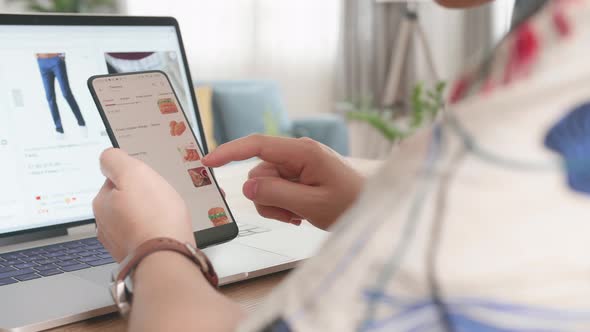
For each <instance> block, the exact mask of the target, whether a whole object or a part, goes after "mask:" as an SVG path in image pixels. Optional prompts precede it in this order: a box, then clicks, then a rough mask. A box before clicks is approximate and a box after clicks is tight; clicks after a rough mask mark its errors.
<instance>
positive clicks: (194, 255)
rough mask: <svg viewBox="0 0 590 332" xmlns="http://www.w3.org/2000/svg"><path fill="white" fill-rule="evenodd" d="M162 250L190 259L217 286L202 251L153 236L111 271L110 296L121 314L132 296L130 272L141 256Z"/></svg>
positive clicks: (123, 313)
mask: <svg viewBox="0 0 590 332" xmlns="http://www.w3.org/2000/svg"><path fill="white" fill-rule="evenodd" d="M162 250H166V251H174V252H177V253H180V254H182V255H184V256H185V257H187V258H188V259H190V260H191V261H192V262H194V263H195V264H196V265H197V266H198V267H199V269H200V270H201V272H202V273H203V275H204V276H205V278H206V279H207V281H208V282H209V283H210V284H211V286H213V287H215V288H216V287H217V285H218V283H219V279H218V278H217V274H216V273H215V269H213V265H211V262H210V261H209V259H208V258H207V256H206V255H205V254H204V253H203V252H202V251H200V250H199V249H197V248H195V247H193V246H192V245H191V244H189V243H182V242H180V241H177V240H174V239H170V238H154V239H151V240H147V241H145V242H144V243H142V244H141V245H139V246H138V247H137V248H136V249H135V250H134V251H133V252H131V253H130V254H129V255H128V256H127V257H126V258H125V259H124V260H123V261H122V262H121V264H120V265H119V267H118V268H117V269H116V270H115V271H113V280H112V283H111V296H112V297H113V300H114V301H115V304H116V305H117V308H118V309H119V312H120V313H121V315H123V316H127V315H128V314H129V311H130V310H131V300H132V297H133V285H132V281H131V278H130V275H131V273H132V272H133V271H134V270H135V268H136V267H137V265H138V264H139V263H140V262H141V260H142V259H143V258H145V257H146V256H148V255H150V254H153V253H155V252H157V251H162Z"/></svg>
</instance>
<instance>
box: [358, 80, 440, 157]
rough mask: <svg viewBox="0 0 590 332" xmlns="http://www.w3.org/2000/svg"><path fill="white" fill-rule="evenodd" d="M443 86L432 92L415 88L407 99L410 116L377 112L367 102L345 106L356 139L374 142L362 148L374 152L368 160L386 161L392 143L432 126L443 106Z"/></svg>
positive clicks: (388, 110) (421, 86)
mask: <svg viewBox="0 0 590 332" xmlns="http://www.w3.org/2000/svg"><path fill="white" fill-rule="evenodd" d="M445 86H446V83H445V82H443V81H440V82H438V83H436V84H435V85H434V86H433V87H432V88H426V87H425V85H424V84H423V83H418V84H416V85H415V86H414V88H413V90H412V94H411V96H410V98H409V105H410V107H409V112H406V113H405V114H404V112H402V111H400V110H399V109H395V108H377V107H375V106H373V104H372V102H371V101H370V100H364V101H361V102H358V103H347V104H348V107H347V109H348V111H347V112H346V117H347V119H348V120H349V122H350V123H351V124H352V128H351V130H352V131H355V130H356V131H357V135H362V136H365V137H366V136H367V135H368V136H373V137H371V139H370V140H369V141H373V142H372V143H371V144H367V141H365V142H364V148H366V149H372V150H373V151H371V152H370V153H369V157H374V158H381V157H385V156H386V155H387V154H388V153H389V151H390V150H391V147H392V146H393V145H394V144H395V143H397V142H399V141H400V140H402V139H404V138H406V137H408V136H410V135H412V134H413V133H414V132H415V131H416V130H418V129H419V128H421V127H423V126H424V125H425V124H428V123H431V122H432V120H433V119H434V118H435V117H436V116H437V114H438V112H439V111H440V110H441V109H442V108H443V106H444V97H443V96H444V91H445ZM359 124H360V126H358V125H359ZM355 125H357V126H356V127H357V128H355ZM359 127H360V128H359ZM367 129H370V130H369V131H367ZM359 131H360V132H359Z"/></svg>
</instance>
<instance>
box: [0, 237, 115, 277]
mask: <svg viewBox="0 0 590 332" xmlns="http://www.w3.org/2000/svg"><path fill="white" fill-rule="evenodd" d="M114 262H115V261H114V260H113V258H112V257H111V255H110V254H109V253H108V252H107V250H106V249H105V248H104V247H103V246H102V244H101V243H100V242H99V241H98V240H97V239H96V238H89V239H82V240H76V241H71V242H64V243H58V244H52V245H48V246H44V247H37V248H32V249H27V250H19V251H13V252H8V253H4V254H0V286H4V285H10V284H14V283H17V282H22V281H27V280H32V279H38V278H43V277H49V276H53V275H56V274H61V273H64V272H72V271H77V270H83V269H88V268H91V267H94V266H100V265H105V264H110V263H114Z"/></svg>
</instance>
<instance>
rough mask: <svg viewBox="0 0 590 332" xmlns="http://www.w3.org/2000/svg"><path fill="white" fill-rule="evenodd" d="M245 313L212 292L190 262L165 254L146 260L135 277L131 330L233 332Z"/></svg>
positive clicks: (152, 256)
mask: <svg viewBox="0 0 590 332" xmlns="http://www.w3.org/2000/svg"><path fill="white" fill-rule="evenodd" d="M243 317H244V312H243V311H242V309H241V308H240V307H239V306H238V305H237V304H236V303H234V302H231V301H230V300H229V299H227V298H225V297H224V296H223V295H221V294H220V293H218V292H217V291H216V290H215V289H213V288H212V287H211V286H210V285H209V284H208V283H207V281H206V280H205V277H204V276H203V275H202V273H201V271H200V270H199V269H198V268H197V267H196V266H195V265H194V263H192V262H191V261H189V260H188V259H187V258H185V257H183V256H182V255H180V254H178V253H174V252H168V251H162V252H158V253H154V254H152V255H150V256H148V257H146V258H145V259H144V260H143V261H142V262H141V263H140V264H139V266H138V267H137V270H136V272H135V276H134V300H133V306H132V311H131V318H130V322H129V324H130V325H129V330H130V331H131V332H134V331H142V332H144V331H233V330H234V329H235V327H236V325H237V323H238V322H239V321H240V320H241V319H243Z"/></svg>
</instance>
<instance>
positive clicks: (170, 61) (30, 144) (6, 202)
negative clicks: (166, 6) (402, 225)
mask: <svg viewBox="0 0 590 332" xmlns="http://www.w3.org/2000/svg"><path fill="white" fill-rule="evenodd" d="M0 38H1V39H2V40H3V41H4V42H3V43H2V44H1V45H0V77H2V79H1V80H0V94H1V95H2V98H0V116H1V118H2V121H0V160H2V161H3V162H2V163H0V183H1V184H2V185H1V186H0V331H37V330H42V329H48V328H51V327H55V326H59V325H63V324H67V323H71V322H75V321H78V320H82V319H86V318H90V317H93V316H97V315H101V314H105V313H109V312H113V311H114V310H115V307H114V305H113V302H112V300H111V298H110V295H109V292H108V288H107V286H108V284H109V282H110V278H111V271H112V270H113V269H114V267H115V263H114V262H113V260H112V258H111V257H110V255H109V254H108V252H107V251H106V250H105V249H104V248H103V247H102V245H101V244H100V243H99V242H98V241H97V240H96V238H95V234H94V225H93V222H94V220H93V215H92V207H91V202H92V199H93V197H94V196H95V194H96V193H97V191H98V189H99V188H100V186H101V184H102V182H103V181H104V178H103V177H102V175H101V174H100V171H99V168H98V155H99V154H100V152H101V151H102V150H104V149H105V148H107V147H109V146H110V142H109V139H108V136H107V133H106V131H105V128H104V127H103V124H102V121H101V119H100V116H99V114H98V112H97V110H96V108H95V106H94V104H93V102H92V97H91V96H90V93H89V92H88V90H87V88H86V80H87V79H88V77H90V76H92V75H97V74H106V73H113V72H128V71H141V70H162V71H164V72H166V73H167V74H168V76H169V77H170V79H171V81H172V84H173V85H174V89H175V91H176V92H177V94H178V97H179V99H180V102H181V103H182V106H183V109H185V111H186V113H187V116H188V117H189V122H191V126H192V128H193V130H194V131H195V133H196V136H197V138H198V140H199V142H200V143H201V145H202V147H203V149H204V150H205V151H207V146H206V142H205V139H204V133H203V130H202V126H201V122H200V117H199V113H198V107H197V103H196V99H195V97H194V94H193V92H192V91H193V87H192V84H191V76H190V72H189V68H188V62H187V58H186V55H185V52H184V47H183V43H182V39H181V35H180V30H179V27H178V23H177V22H176V20H174V19H173V18H166V17H108V16H100V17H95V16H58V15H38V16H32V15H0ZM246 172H247V168H246V167H243V165H239V166H231V165H230V166H228V167H227V168H222V169H219V170H217V171H216V174H217V179H218V181H219V183H220V185H221V186H222V187H223V186H224V183H229V182H231V181H240V180H241V179H244V178H245V177H246ZM227 200H228V205H229V207H230V208H231V209H232V212H233V214H234V217H235V220H236V222H237V223H238V226H239V229H240V230H239V232H240V233H239V236H238V238H236V239H235V240H233V241H231V242H228V243H224V244H221V245H216V246H211V247H208V248H206V249H205V252H206V253H207V254H208V255H209V257H210V258H211V260H212V262H213V264H214V265H215V267H216V269H217V272H218V274H219V277H220V283H221V284H228V283H231V282H236V281H240V280H245V279H248V278H253V277H256V276H261V275H264V274H269V273H273V272H277V271H281V270H285V269H289V268H292V267H294V266H295V265H296V264H297V263H298V262H300V261H301V260H304V259H306V258H308V257H310V256H311V255H313V253H314V251H315V250H316V249H317V248H318V247H319V245H320V243H321V242H322V241H323V239H324V237H325V233H324V232H322V231H319V230H317V229H315V228H313V227H300V228H297V227H293V226H290V225H284V224H281V223H278V222H269V221H268V220H264V219H263V218H261V217H259V216H257V215H256V213H255V209H254V208H253V207H252V206H251V205H250V204H248V203H247V202H246V201H245V199H244V198H243V197H240V196H239V195H237V194H235V195H231V194H228V198H227Z"/></svg>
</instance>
